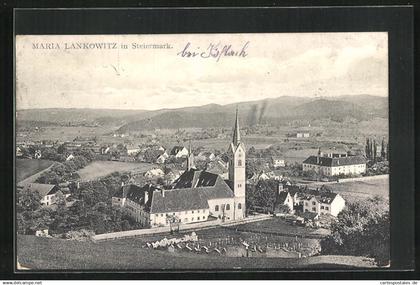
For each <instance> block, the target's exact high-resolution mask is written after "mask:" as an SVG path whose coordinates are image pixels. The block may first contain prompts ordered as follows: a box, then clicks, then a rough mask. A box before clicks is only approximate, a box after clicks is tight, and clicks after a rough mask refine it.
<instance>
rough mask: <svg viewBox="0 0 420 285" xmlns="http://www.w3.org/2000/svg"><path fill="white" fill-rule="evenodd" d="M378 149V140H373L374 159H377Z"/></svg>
mask: <svg viewBox="0 0 420 285" xmlns="http://www.w3.org/2000/svg"><path fill="white" fill-rule="evenodd" d="M377 151H378V147H377V145H376V140H373V161H376V159H377V153H378V152H377Z"/></svg>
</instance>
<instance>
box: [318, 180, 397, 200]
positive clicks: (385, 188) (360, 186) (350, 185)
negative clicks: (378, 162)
mask: <svg viewBox="0 0 420 285" xmlns="http://www.w3.org/2000/svg"><path fill="white" fill-rule="evenodd" d="M325 186H326V187H327V188H328V189H331V190H332V191H334V192H336V193H339V194H340V195H341V196H343V198H344V199H345V200H346V201H347V202H357V201H363V200H365V199H366V198H373V197H375V196H380V197H382V198H383V199H385V200H389V178H388V177H386V178H377V179H373V180H367V181H352V182H342V183H333V184H326V185H325Z"/></svg>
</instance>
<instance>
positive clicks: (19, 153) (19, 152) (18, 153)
mask: <svg viewBox="0 0 420 285" xmlns="http://www.w3.org/2000/svg"><path fill="white" fill-rule="evenodd" d="M16 157H19V158H20V157H23V148H22V147H20V146H17V147H16Z"/></svg>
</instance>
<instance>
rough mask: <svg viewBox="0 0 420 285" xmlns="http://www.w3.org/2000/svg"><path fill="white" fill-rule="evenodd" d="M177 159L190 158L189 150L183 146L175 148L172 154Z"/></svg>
mask: <svg viewBox="0 0 420 285" xmlns="http://www.w3.org/2000/svg"><path fill="white" fill-rule="evenodd" d="M170 155H171V156H173V157H175V158H181V157H186V156H188V149H187V148H186V147H183V146H174V147H173V148H172V150H171V153H170Z"/></svg>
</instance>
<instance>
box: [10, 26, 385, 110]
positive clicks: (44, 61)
mask: <svg viewBox="0 0 420 285" xmlns="http://www.w3.org/2000/svg"><path fill="white" fill-rule="evenodd" d="M76 43H90V44H95V43H112V44H111V45H110V46H113V43H115V45H116V47H118V48H116V49H92V48H84V49H75V48H72V47H73V45H75V44H76ZM188 43H190V45H189V47H188V48H187V50H188V51H197V52H201V51H203V50H206V49H207V48H208V46H209V45H210V44H214V45H217V44H218V45H219V47H220V48H222V47H223V46H224V45H226V46H229V45H231V50H234V51H240V50H241V49H242V48H243V47H244V46H246V47H245V52H246V56H245V57H240V56H231V57H227V56H226V57H223V56H222V57H221V58H220V59H219V60H217V58H203V57H200V56H199V55H198V56H196V57H186V56H184V57H183V56H182V51H183V50H184V48H185V46H186V45H187V44H188ZM247 43H248V44H247ZM41 44H42V45H43V47H44V48H41ZM47 44H49V47H51V46H53V47H55V48H53V49H49V48H45V47H47ZM133 44H134V45H141V44H162V45H164V44H169V45H170V47H171V48H169V49H167V48H166V49H151V48H149V49H145V48H133ZM36 45H38V48H35V47H36ZM66 45H67V48H66ZM121 45H126V46H127V47H128V48H127V49H124V48H121ZM57 46H59V48H57ZM360 94H370V95H377V96H388V38H387V33H385V32H383V33H382V32H381V33H293V34H290V33H278V34H184V35H179V34H178V35H81V36H74V35H48V36H27V35H25V36H17V37H16V109H18V110H19V109H30V108H107V109H145V110H156V109H162V108H179V107H186V106H200V105H205V104H211V103H215V104H221V105H224V104H230V103H236V102H243V101H254V100H261V99H265V98H276V97H280V96H304V97H324V98H327V97H333V96H341V95H360Z"/></svg>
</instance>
